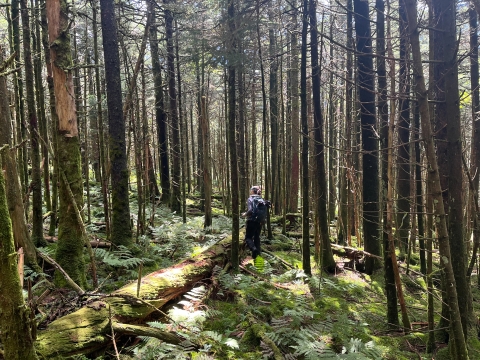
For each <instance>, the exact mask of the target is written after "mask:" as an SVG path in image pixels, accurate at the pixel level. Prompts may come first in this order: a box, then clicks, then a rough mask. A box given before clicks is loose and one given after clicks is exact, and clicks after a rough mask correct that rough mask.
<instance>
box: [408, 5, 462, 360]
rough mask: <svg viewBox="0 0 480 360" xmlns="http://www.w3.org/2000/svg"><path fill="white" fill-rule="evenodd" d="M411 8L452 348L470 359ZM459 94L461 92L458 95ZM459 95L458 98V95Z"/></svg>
mask: <svg viewBox="0 0 480 360" xmlns="http://www.w3.org/2000/svg"><path fill="white" fill-rule="evenodd" d="M404 1H405V5H406V10H407V19H408V27H407V28H408V33H409V36H410V44H411V46H412V55H413V72H414V76H415V87H416V91H417V97H418V101H419V105H420V115H421V126H422V134H423V137H424V139H425V152H426V155H427V159H428V164H429V168H428V173H429V176H431V178H430V181H429V183H430V185H431V186H432V187H431V188H430V190H431V193H432V197H433V203H434V209H435V217H436V219H435V221H436V225H437V233H438V243H439V250H440V258H441V265H442V267H443V270H444V271H445V280H446V283H447V286H446V291H447V301H448V305H449V307H450V328H451V336H450V339H451V344H452V345H451V350H452V356H453V358H454V359H468V352H467V346H466V342H465V336H464V332H463V328H462V319H461V314H460V311H459V305H458V297H457V286H456V281H455V274H454V270H453V266H452V256H451V253H450V251H451V250H450V239H449V233H448V230H447V220H446V215H445V208H444V204H443V198H442V188H441V185H440V173H439V170H438V163H437V158H436V153H435V144H434V140H433V131H432V127H431V123H430V109H429V105H428V98H427V90H426V87H425V79H424V76H423V68H422V58H421V53H420V41H419V29H418V25H417V4H416V1H415V0H404ZM456 96H458V94H457V95H456ZM456 96H455V98H456Z"/></svg>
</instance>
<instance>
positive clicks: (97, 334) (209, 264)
mask: <svg viewBox="0 0 480 360" xmlns="http://www.w3.org/2000/svg"><path fill="white" fill-rule="evenodd" d="M230 243H231V237H227V238H226V239H224V240H222V241H221V242H219V243H217V244H216V245H213V246H212V247H210V248H209V249H207V250H206V251H204V252H202V253H201V254H199V255H196V256H194V257H191V258H189V259H186V260H184V261H182V262H180V263H178V264H176V265H174V266H172V267H170V268H167V269H162V270H159V271H156V272H153V273H151V274H149V275H146V276H144V277H143V278H142V281H141V287H140V292H139V296H138V297H137V282H136V281H135V282H133V283H131V284H129V285H126V286H124V287H122V288H120V289H119V290H117V291H115V292H113V293H112V294H110V295H108V296H105V297H102V298H99V299H98V300H97V301H94V302H92V303H89V304H88V305H86V306H84V307H82V308H81V309H79V310H77V311H75V312H74V313H71V314H69V315H66V316H64V317H62V318H59V319H57V320H55V321H53V322H52V323H51V324H49V325H48V327H47V329H46V330H42V331H39V333H38V337H37V342H36V344H35V345H36V349H37V352H38V354H39V355H40V357H41V358H43V359H65V358H68V357H69V356H72V355H76V354H89V353H91V352H94V351H97V350H98V349H101V348H103V347H105V346H106V345H107V344H108V343H110V342H111V338H110V335H111V325H110V324H111V321H112V322H113V323H122V324H141V323H142V321H143V320H144V319H145V318H146V317H147V316H148V315H150V314H152V313H153V312H154V311H156V309H160V308H162V307H163V306H164V305H165V304H167V303H168V302H169V301H170V300H173V299H175V298H177V297H178V296H180V295H182V294H184V293H186V292H187V291H189V290H190V289H192V288H193V287H194V285H195V284H196V283H197V282H199V281H201V280H204V279H207V278H209V277H210V275H211V272H212V270H213V268H214V267H215V265H219V266H223V265H224V264H225V263H226V262H227V260H228V258H229V249H230ZM110 314H111V315H110Z"/></svg>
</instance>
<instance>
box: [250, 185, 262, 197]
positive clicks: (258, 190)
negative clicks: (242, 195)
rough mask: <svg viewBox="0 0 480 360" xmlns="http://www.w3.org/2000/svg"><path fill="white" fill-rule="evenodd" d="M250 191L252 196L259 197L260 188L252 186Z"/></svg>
mask: <svg viewBox="0 0 480 360" xmlns="http://www.w3.org/2000/svg"><path fill="white" fill-rule="evenodd" d="M250 190H252V191H253V193H254V194H257V195H260V187H259V186H252V188H251V189H250Z"/></svg>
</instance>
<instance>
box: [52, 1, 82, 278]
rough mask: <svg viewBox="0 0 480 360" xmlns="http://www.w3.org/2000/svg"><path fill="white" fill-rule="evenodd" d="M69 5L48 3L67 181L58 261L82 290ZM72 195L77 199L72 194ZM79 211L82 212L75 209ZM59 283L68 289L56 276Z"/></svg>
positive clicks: (60, 152)
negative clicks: (71, 194) (70, 192)
mask: <svg viewBox="0 0 480 360" xmlns="http://www.w3.org/2000/svg"><path fill="white" fill-rule="evenodd" d="M66 11H67V4H66V2H65V1H64V0H47V17H48V35H49V40H50V44H51V46H50V57H51V60H52V74H53V83H54V91H55V111H56V114H57V117H58V144H57V146H58V161H59V164H61V166H62V168H61V169H60V172H61V173H62V172H63V173H64V174H65V177H64V178H63V179H62V180H61V181H60V192H59V198H60V213H61V214H62V216H61V217H60V222H59V225H58V246H57V252H56V260H57V262H58V263H59V265H60V266H61V267H62V268H63V269H64V270H65V271H66V272H67V273H68V275H70V277H71V278H72V280H73V281H75V282H76V283H77V284H78V285H80V286H81V287H83V286H85V285H86V278H85V264H84V261H83V244H84V239H83V223H82V222H81V221H80V220H81V219H78V217H77V213H76V211H81V209H82V208H83V182H82V173H81V164H80V147H79V138H78V128H77V116H76V109H75V99H74V97H73V94H74V91H73V79H72V72H71V70H69V68H71V67H72V58H71V52H70V51H71V47H70V36H69V34H68V31H67V30H68V14H67V12H66ZM70 190H71V191H72V193H73V196H74V199H72V198H71V196H70V194H69V191H70ZM75 207H78V209H75ZM56 282H57V283H58V284H59V285H61V286H63V285H66V283H65V280H64V278H63V277H62V276H61V275H60V274H59V273H56Z"/></svg>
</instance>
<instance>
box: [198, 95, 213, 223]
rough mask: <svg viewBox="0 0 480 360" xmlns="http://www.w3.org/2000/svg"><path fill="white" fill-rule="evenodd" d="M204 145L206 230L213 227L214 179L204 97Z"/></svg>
mask: <svg viewBox="0 0 480 360" xmlns="http://www.w3.org/2000/svg"><path fill="white" fill-rule="evenodd" d="M200 127H201V129H202V144H203V151H202V152H203V186H204V188H205V190H204V192H205V223H204V225H203V227H204V228H207V227H210V226H212V177H211V169H210V127H209V124H208V116H207V99H206V98H205V96H202V112H201V116H200Z"/></svg>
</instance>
